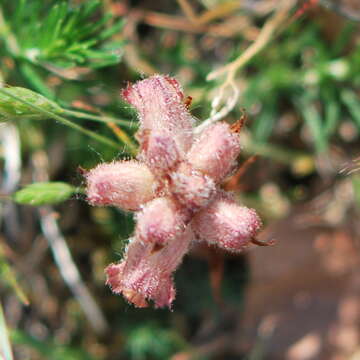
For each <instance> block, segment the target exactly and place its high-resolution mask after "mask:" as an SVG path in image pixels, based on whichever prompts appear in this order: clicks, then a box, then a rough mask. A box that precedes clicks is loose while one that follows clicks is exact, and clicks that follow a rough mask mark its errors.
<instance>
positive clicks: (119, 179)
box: [86, 161, 155, 210]
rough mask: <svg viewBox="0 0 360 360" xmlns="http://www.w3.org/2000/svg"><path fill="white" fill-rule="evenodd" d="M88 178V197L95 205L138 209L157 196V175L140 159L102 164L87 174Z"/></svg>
mask: <svg viewBox="0 0 360 360" xmlns="http://www.w3.org/2000/svg"><path fill="white" fill-rule="evenodd" d="M86 181H87V189H86V193H87V198H88V200H89V202H90V203H91V204H92V205H113V206H118V207H120V208H122V209H124V210H138V209H139V208H140V205H142V204H144V203H146V202H148V201H150V200H152V199H153V198H154V197H155V193H154V187H155V185H154V181H155V180H154V177H153V175H152V173H151V172H150V170H149V169H148V168H147V167H146V166H145V165H144V164H141V163H139V162H137V161H117V162H112V163H105V164H100V165H98V166H97V167H95V168H94V169H92V170H90V171H89V172H88V173H87V174H86Z"/></svg>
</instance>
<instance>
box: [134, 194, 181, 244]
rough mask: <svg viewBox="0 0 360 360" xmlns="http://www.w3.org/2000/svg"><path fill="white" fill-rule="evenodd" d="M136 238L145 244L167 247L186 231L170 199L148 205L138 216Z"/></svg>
mask: <svg viewBox="0 0 360 360" xmlns="http://www.w3.org/2000/svg"><path fill="white" fill-rule="evenodd" d="M136 220H137V225H136V232H135V236H136V238H137V239H140V240H142V241H144V242H151V243H154V244H157V245H159V246H163V245H165V244H166V243H167V242H168V241H170V240H172V239H174V238H175V237H176V236H177V235H178V234H180V233H182V232H183V231H184V229H185V224H184V221H183V217H182V215H181V213H180V211H179V210H177V209H176V207H175V205H174V203H173V202H172V201H171V200H170V199H169V198H164V197H162V198H157V199H154V200H152V201H151V202H149V203H147V204H146V205H145V206H144V208H143V210H142V211H140V212H139V213H138V214H137V217H136Z"/></svg>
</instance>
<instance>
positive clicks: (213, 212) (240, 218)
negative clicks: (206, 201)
mask: <svg viewBox="0 0 360 360" xmlns="http://www.w3.org/2000/svg"><path fill="white" fill-rule="evenodd" d="M191 224H192V227H193V230H194V232H195V233H196V234H197V235H198V236H199V237H200V238H201V239H203V240H205V241H207V242H209V243H211V244H216V245H217V246H220V247H222V248H224V249H226V250H229V251H241V250H243V249H244V248H246V246H247V245H248V244H249V242H250V241H251V239H252V238H253V237H254V236H255V235H256V233H257V232H258V231H259V229H260V227H261V220H260V218H259V216H258V215H257V213H256V211H255V210H254V209H249V208H247V207H245V206H239V205H238V204H236V203H235V202H234V201H231V200H229V198H227V197H225V198H224V197H223V196H220V197H218V198H217V199H215V200H214V201H213V202H212V203H211V204H210V205H209V206H208V207H207V208H205V209H203V210H201V211H200V212H199V213H198V214H196V215H195V217H194V219H193V221H192V223H191Z"/></svg>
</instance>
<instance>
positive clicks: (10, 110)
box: [0, 87, 61, 120]
mask: <svg viewBox="0 0 360 360" xmlns="http://www.w3.org/2000/svg"><path fill="white" fill-rule="evenodd" d="M27 103H31V105H32V106H29V105H28V104H27ZM35 106H36V107H38V108H40V109H42V110H46V111H51V112H55V113H58V112H61V108H60V106H59V105H57V104H56V103H55V102H53V101H51V100H49V99H47V98H46V97H44V96H42V95H40V94H37V93H36V92H33V91H31V90H29V89H25V88H21V87H9V88H6V89H4V88H2V89H0V118H1V117H3V118H5V120H7V118H11V117H21V116H22V117H27V116H30V117H33V118H34V117H35V118H38V119H44V118H48V117H49V116H47V115H44V114H43V113H40V112H39V111H37V110H36V109H34V107H35Z"/></svg>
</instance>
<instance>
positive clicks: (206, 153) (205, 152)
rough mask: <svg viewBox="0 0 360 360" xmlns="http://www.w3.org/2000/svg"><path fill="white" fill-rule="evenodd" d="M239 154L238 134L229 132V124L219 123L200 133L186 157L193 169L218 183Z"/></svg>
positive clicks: (227, 172)
mask: <svg viewBox="0 0 360 360" xmlns="http://www.w3.org/2000/svg"><path fill="white" fill-rule="evenodd" d="M239 153H240V142H239V136H238V134H236V133H234V132H232V131H231V128H230V125H229V124H227V123H224V122H221V123H216V124H214V125H211V126H209V127H208V128H207V129H205V130H204V131H203V132H202V133H201V135H200V137H199V138H198V139H196V140H195V142H194V144H193V146H192V148H191V150H190V151H189V153H188V156H187V157H188V161H189V162H190V164H191V165H193V166H194V168H195V169H197V170H200V171H202V172H204V173H205V174H207V175H209V176H210V177H212V178H213V179H214V180H215V182H217V183H218V182H219V181H221V180H222V179H223V178H224V177H226V175H228V174H229V172H230V171H231V169H232V167H233V165H234V162H235V160H236V158H237V157H238V155H239Z"/></svg>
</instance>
